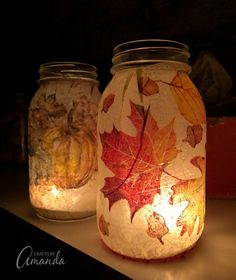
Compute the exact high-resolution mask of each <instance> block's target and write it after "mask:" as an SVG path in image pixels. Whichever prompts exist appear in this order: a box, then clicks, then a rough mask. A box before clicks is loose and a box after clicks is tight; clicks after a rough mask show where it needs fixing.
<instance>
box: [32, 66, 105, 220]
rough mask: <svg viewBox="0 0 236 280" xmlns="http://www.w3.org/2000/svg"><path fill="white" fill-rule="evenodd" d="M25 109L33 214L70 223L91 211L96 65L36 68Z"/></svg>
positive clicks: (93, 203) (93, 207) (93, 209)
mask: <svg viewBox="0 0 236 280" xmlns="http://www.w3.org/2000/svg"><path fill="white" fill-rule="evenodd" d="M39 72H40V79H39V88H38V90H37V92H36V93H35V95H34V97H33V99H32V101H31V104H30V108H29V121H28V122H29V125H28V127H29V129H28V132H29V137H28V139H29V178H30V186H29V192H30V201H31V204H32V205H33V207H34V208H35V210H36V212H37V214H38V215H39V216H41V217H44V218H48V219H54V220H74V219H80V218H84V217H88V216H91V215H94V214H95V212H96V183H95V182H96V174H97V158H96V149H97V140H96V126H97V106H98V103H99V100H100V96H101V95H100V93H99V90H98V81H97V72H96V67H95V66H93V65H89V64H85V63H79V62H51V63H45V64H42V65H40V69H39Z"/></svg>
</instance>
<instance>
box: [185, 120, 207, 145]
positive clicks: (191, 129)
mask: <svg viewBox="0 0 236 280" xmlns="http://www.w3.org/2000/svg"><path fill="white" fill-rule="evenodd" d="M202 136H203V128H202V127H201V125H200V124H197V125H192V126H190V125H189V126H188V127H187V137H186V138H185V139H183V142H188V143H189V145H190V146H191V147H193V148H195V146H196V145H197V144H199V143H200V142H201V141H202Z"/></svg>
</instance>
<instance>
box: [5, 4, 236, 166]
mask: <svg viewBox="0 0 236 280" xmlns="http://www.w3.org/2000/svg"><path fill="white" fill-rule="evenodd" d="M0 11H1V19H2V21H1V64H0V65H1V78H2V82H1V101H0V162H11V163H12V162H21V161H22V157H23V156H22V155H21V154H20V153H21V151H20V149H21V148H19V147H20V145H21V146H22V145H23V146H25V147H26V146H27V111H28V106H29V102H30V100H31V98H32V96H33V95H34V94H35V91H36V89H37V88H38V84H37V80H38V78H39V74H38V69H39V65H40V64H42V63H45V62H52V61H79V62H85V63H90V64H93V65H95V66H97V69H98V80H99V81H100V91H101V92H103V90H104V88H105V86H106V85H107V83H108V82H109V80H110V79H111V74H110V67H111V66H112V64H111V59H112V50H113V48H114V47H115V46H116V45H117V44H120V43H123V42H126V41H130V40H138V39H145V38H146V39H147V38H163V39H170V40H178V41H181V42H183V43H185V44H187V45H188V46H189V50H190V53H191V58H190V65H193V63H194V62H195V61H196V59H197V57H198V55H199V54H200V52H201V51H205V50H207V51H209V52H210V53H212V54H213V55H214V56H215V58H216V59H217V60H218V61H219V63H220V64H221V65H222V66H223V67H224V68H225V69H226V71H227V72H228V74H229V75H230V77H231V78H232V80H233V88H231V90H230V92H228V93H227V96H226V97H227V98H226V102H225V100H220V106H218V105H217V106H216V107H214V106H213V109H212V108H208V107H207V108H206V109H207V114H208V116H209V115H214V116H236V90H235V88H236V87H235V84H236V65H235V64H236V1H235V0H195V1H191V0H179V1H178V0H46V1H44V0H40V1H39V0H33V1H24V0H21V1H16V0H15V1H12V0H8V1H2V2H1V10H0ZM221 103H222V104H221ZM205 105H206V104H205ZM23 123H24V124H23ZM22 127H23V128H22ZM23 130H25V131H24V132H22V131H23ZM22 137H24V140H22ZM20 141H21V143H22V141H23V142H24V143H25V144H19V142H20ZM26 159H27V156H26V153H25V156H24V160H23V161H26Z"/></svg>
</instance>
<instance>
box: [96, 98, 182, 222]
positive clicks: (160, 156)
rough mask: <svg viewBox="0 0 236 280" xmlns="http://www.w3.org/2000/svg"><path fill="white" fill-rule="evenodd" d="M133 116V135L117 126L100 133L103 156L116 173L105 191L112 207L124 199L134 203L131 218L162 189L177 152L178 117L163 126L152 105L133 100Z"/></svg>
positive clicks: (108, 182) (131, 206) (107, 181)
mask: <svg viewBox="0 0 236 280" xmlns="http://www.w3.org/2000/svg"><path fill="white" fill-rule="evenodd" d="M130 106H131V115H130V116H129V119H130V121H131V123H132V124H133V125H134V127H135V128H136V131H137V132H136V136H130V135H128V134H126V133H124V132H122V131H118V130H117V129H116V127H113V129H112V131H111V132H110V133H107V132H104V133H103V134H100V138H101V143H102V147H103V149H102V160H103V162H104V163H105V165H106V166H107V167H108V168H109V169H110V170H111V171H112V172H113V173H114V176H113V177H106V178H105V184H104V186H103V188H102V189H101V192H102V193H103V194H104V196H105V197H106V198H108V200H109V208H110V209H111V207H112V206H113V204H114V203H115V202H117V201H119V200H121V199H126V200H127V202H128V204H129V207H130V219H131V221H132V219H133V217H134V215H135V213H136V212H137V211H138V210H139V209H140V208H142V207H143V206H144V205H146V204H151V203H152V202H153V199H154V196H155V195H156V194H158V193H160V177H161V174H162V172H163V168H164V166H165V165H166V164H167V163H168V162H170V161H171V160H173V159H174V158H175V157H176V155H177V149H176V136H175V132H174V129H173V123H174V120H171V121H170V122H169V123H168V124H167V125H166V126H164V127H163V128H159V127H158V125H157V123H156V121H155V119H154V118H153V117H152V115H151V113H150V111H149V109H148V110H146V111H145V110H144V107H143V106H139V105H136V104H134V103H133V102H131V101H130Z"/></svg>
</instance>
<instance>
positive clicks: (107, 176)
mask: <svg viewBox="0 0 236 280" xmlns="http://www.w3.org/2000/svg"><path fill="white" fill-rule="evenodd" d="M188 58H189V52H188V47H187V46H186V45H184V44H182V43H180V42H176V41H169V40H156V39H152V40H141V41H131V42H127V43H124V44H121V45H118V46H117V47H116V48H115V49H114V56H113V60H112V61H113V67H112V69H111V72H112V74H113V77H112V79H111V81H110V83H109V84H108V85H107V87H106V89H105V91H104V93H103V95H102V98H101V102H100V107H99V110H98V135H99V137H98V174H99V176H98V184H99V186H100V190H99V192H98V200H97V223H98V228H99V232H100V235H101V238H102V240H103V241H104V243H105V244H106V245H107V246H108V247H109V248H110V249H111V250H112V251H114V252H116V253H119V254H121V255H123V256H127V257H130V258H133V259H146V260H151V259H165V258H170V257H174V256H177V255H181V254H182V253H183V252H185V251H186V250H189V249H190V248H192V247H193V246H194V244H195V243H196V241H197V240H198V239H199V237H200V236H201V233H202V231H203V227H204V216H205V157H206V156H205V144H206V115H205V109H204V104H203V102H202V99H201V96H200V94H199V92H198V90H197V89H196V87H195V86H194V85H193V83H192V81H191V80H190V78H189V76H188V73H189V72H190V70H191V67H190V66H189V65H188Z"/></svg>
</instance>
